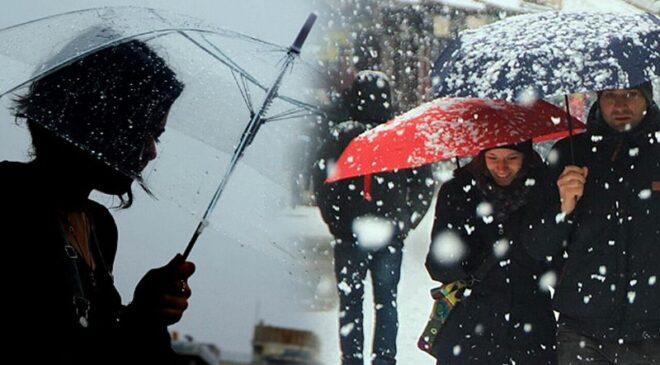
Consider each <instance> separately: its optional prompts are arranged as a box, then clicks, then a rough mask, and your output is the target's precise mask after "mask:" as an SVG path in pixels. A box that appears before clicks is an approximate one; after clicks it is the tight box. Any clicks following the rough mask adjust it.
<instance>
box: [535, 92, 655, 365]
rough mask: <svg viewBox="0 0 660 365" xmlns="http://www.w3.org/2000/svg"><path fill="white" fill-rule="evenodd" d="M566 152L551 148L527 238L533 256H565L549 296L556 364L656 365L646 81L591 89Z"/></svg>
mask: <svg viewBox="0 0 660 365" xmlns="http://www.w3.org/2000/svg"><path fill="white" fill-rule="evenodd" d="M573 146H574V152H572V151H571V148H570V144H569V140H568V139H564V140H561V141H559V142H557V144H556V145H555V146H554V147H553V150H552V151H551V153H550V157H549V161H550V167H551V169H552V174H551V176H552V178H551V179H550V184H549V185H547V186H546V188H547V192H546V194H544V197H547V199H545V200H544V203H543V204H538V217H539V219H537V220H535V221H534V222H532V224H531V226H530V228H531V229H530V230H529V231H528V233H526V235H527V236H528V237H529V240H528V242H527V243H528V245H529V252H530V253H531V254H532V255H533V256H535V257H537V258H542V257H545V256H548V255H555V254H557V253H560V252H564V253H565V255H566V263H565V266H564V268H563V271H562V273H561V275H560V277H559V282H558V283H557V288H556V292H555V297H554V307H555V309H556V310H557V311H559V312H560V316H559V329H558V334H557V342H558V354H559V364H560V365H576V364H596V363H597V364H660V290H658V284H657V278H658V276H660V265H659V262H660V219H658V217H660V112H659V111H658V105H657V104H656V103H655V102H654V101H653V92H652V86H651V83H650V82H647V83H644V84H641V85H639V86H637V87H634V88H630V89H618V90H603V91H600V92H598V100H597V101H596V102H595V103H594V105H593V106H592V107H591V110H590V112H589V116H588V119H587V132H586V133H584V134H581V135H578V136H575V137H573ZM572 155H573V156H572Z"/></svg>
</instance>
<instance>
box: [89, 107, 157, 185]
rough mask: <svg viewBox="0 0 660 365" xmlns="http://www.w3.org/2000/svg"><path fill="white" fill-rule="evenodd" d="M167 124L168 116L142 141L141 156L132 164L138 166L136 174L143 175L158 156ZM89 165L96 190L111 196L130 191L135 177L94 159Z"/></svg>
mask: <svg viewBox="0 0 660 365" xmlns="http://www.w3.org/2000/svg"><path fill="white" fill-rule="evenodd" d="M166 124H167V114H166V115H165V117H164V118H163V119H162V121H161V122H160V123H158V124H157V125H156V126H154V128H152V130H151V131H149V132H147V133H146V135H145V137H144V138H143V139H142V140H141V141H140V143H142V145H141V147H140V148H139V151H140V153H139V156H138V157H137V161H134V162H132V163H131V165H134V166H136V168H135V171H134V172H135V173H137V174H139V173H141V172H142V171H143V170H144V169H145V168H146V167H147V165H148V164H149V162H151V161H153V160H154V159H155V158H156V157H157V156H158V152H157V148H156V145H157V144H158V142H159V139H160V136H161V135H162V134H163V132H165V125H166ZM90 158H92V159H93V161H91V163H90V164H89V166H90V171H89V176H90V177H92V185H93V187H94V189H96V190H98V191H100V192H102V193H104V194H110V195H122V194H125V193H127V192H128V191H130V188H131V185H132V184H133V181H135V179H134V177H133V176H129V175H127V174H126V173H122V172H120V171H117V169H115V168H113V167H110V166H108V165H107V164H105V163H103V162H101V161H99V160H97V159H95V158H93V157H90Z"/></svg>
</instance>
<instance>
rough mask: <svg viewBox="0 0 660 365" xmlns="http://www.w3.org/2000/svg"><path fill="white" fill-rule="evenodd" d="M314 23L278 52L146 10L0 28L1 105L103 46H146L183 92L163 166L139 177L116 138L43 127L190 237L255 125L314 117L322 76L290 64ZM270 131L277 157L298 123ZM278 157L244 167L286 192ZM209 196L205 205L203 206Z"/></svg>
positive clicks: (79, 14)
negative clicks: (174, 219) (185, 219)
mask: <svg viewBox="0 0 660 365" xmlns="http://www.w3.org/2000/svg"><path fill="white" fill-rule="evenodd" d="M313 20H314V17H313V16H312V17H310V18H309V19H308V21H307V23H306V24H305V26H304V27H303V30H302V31H301V33H300V34H299V35H298V38H297V39H296V41H295V42H294V43H293V45H292V46H290V47H281V46H277V45H275V44H272V43H268V42H265V41H262V40H259V39H256V38H253V37H249V36H246V35H243V34H240V33H237V32H233V31H229V30H226V29H222V28H219V27H217V26H214V25H211V24H207V23H205V22H203V21H200V20H198V19H195V18H191V17H187V16H182V15H178V14H173V13H169V12H164V11H160V10H154V9H147V8H134V7H118V8H117V7H113V8H97V9H89V10H82V11H76V12H70V13H64V14H59V15H55V16H51V17H47V18H42V19H38V20H35V21H31V22H28V23H24V24H20V25H16V26H12V27H9V28H5V29H2V30H0V67H2V68H3V73H2V74H1V75H0V98H1V99H2V101H3V102H4V103H5V104H8V103H9V102H10V101H11V99H12V98H13V96H16V95H22V94H24V93H25V89H26V86H28V85H29V84H30V83H31V82H32V81H34V80H37V79H41V78H43V77H45V76H47V75H49V74H50V73H52V72H54V71H56V70H58V69H61V68H62V67H64V66H66V65H69V64H71V63H73V62H75V61H77V60H79V59H80V58H82V57H84V56H86V55H89V54H91V53H93V52H96V51H98V50H101V49H104V48H106V47H109V46H112V45H115V44H119V43H123V42H128V41H131V40H140V41H143V42H145V43H147V44H148V45H149V46H150V47H151V48H152V49H154V50H155V51H156V52H157V53H159V54H160V55H161V56H162V57H163V58H165V59H166V61H167V63H168V64H169V66H170V67H171V68H172V69H174V70H175V72H176V73H177V77H178V78H179V79H181V81H183V83H184V84H185V85H186V88H185V90H184V92H183V94H182V95H181V97H180V98H179V99H178V100H177V102H176V103H175V105H174V107H173V108H172V110H171V111H170V114H169V117H168V124H167V129H168V133H166V134H165V135H164V141H163V145H162V155H164V156H168V155H169V160H168V158H160V157H159V159H157V160H156V161H155V164H154V165H153V166H152V167H150V168H148V169H147V170H145V172H143V173H140V171H139V170H138V169H136V168H135V167H133V166H130V165H128V164H125V163H123V161H124V160H123V159H124V158H125V157H126V156H122V155H120V156H113V154H112V153H109V151H110V150H113V149H115V150H116V149H118V147H121V146H120V145H113V143H116V141H115V140H112V141H111V140H108V142H109V143H107V144H104V143H103V142H104V141H103V138H104V136H102V135H101V136H98V135H97V136H96V137H95V138H96V140H95V141H88V140H85V139H81V138H79V136H76V135H74V134H71V133H70V131H69V130H67V129H66V128H61V129H60V128H59V126H60V125H61V124H59V125H58V124H56V123H50V124H48V123H44V125H45V126H46V127H47V128H49V129H51V130H52V131H54V132H56V133H57V134H59V135H60V136H62V137H63V138H65V139H67V140H69V141H71V142H72V143H74V144H75V145H76V146H78V147H80V148H82V149H84V150H86V151H88V152H89V153H91V154H93V155H94V156H96V157H97V158H99V159H100V160H101V161H103V162H105V163H107V164H108V165H110V166H112V167H114V168H116V169H117V170H119V171H120V172H122V173H124V174H127V175H129V176H132V177H135V178H137V179H138V181H140V182H141V183H142V184H143V186H144V187H148V188H149V189H150V190H152V191H153V192H154V193H155V194H156V195H157V196H166V197H168V198H172V199H173V200H174V201H176V202H177V204H179V205H180V206H182V207H183V208H185V209H187V210H189V211H190V212H191V213H193V214H195V215H197V216H199V217H200V224H199V227H198V228H197V230H196V233H195V237H196V236H197V235H198V234H199V233H201V230H202V229H203V228H204V227H205V226H206V224H207V222H208V218H209V216H210V214H211V211H212V209H213V206H214V205H215V202H216V201H217V200H218V198H219V196H220V193H221V192H222V189H223V187H224V186H225V184H226V182H227V180H228V177H229V175H230V173H231V171H232V170H233V167H234V166H235V164H236V162H237V161H238V158H239V157H241V156H242V155H243V153H244V148H245V147H247V145H249V144H250V143H251V142H252V141H253V140H254V139H255V134H256V131H257V130H258V129H259V126H260V125H262V124H263V123H267V122H271V121H275V120H279V119H286V118H288V119H293V121H295V122H297V123H300V121H301V120H303V122H304V119H305V118H306V117H308V116H310V115H313V114H314V113H318V112H319V111H318V109H317V108H316V107H315V106H314V97H313V96H314V95H313V94H312V93H311V91H310V90H312V88H311V85H312V83H313V82H315V80H316V79H317V78H318V77H319V76H320V75H321V73H320V72H318V71H317V70H316V69H315V68H314V67H313V66H312V65H310V64H309V63H306V62H304V61H302V60H299V59H296V58H297V56H298V54H299V53H300V47H301V46H302V43H303V42H304V40H305V37H306V34H307V33H308V32H309V28H310V27H311V25H312V24H313ZM35 35H36V36H35ZM292 38H293V37H292ZM294 60H295V61H296V62H295V65H294ZM292 70H293V71H292ZM108 77H112V76H111V75H110V76H108ZM50 119H53V118H50ZM271 124H272V125H269V126H268V128H265V129H264V131H263V132H262V133H261V134H260V135H259V136H258V137H257V140H261V143H263V142H265V141H266V140H267V141H268V143H269V144H270V145H272V146H273V151H278V148H276V147H277V146H286V145H287V142H286V141H287V140H291V139H292V135H291V133H292V132H291V131H292V130H293V129H294V128H295V125H292V124H291V121H283V122H278V123H271ZM165 139H166V141H167V143H165ZM92 142H93V143H92ZM99 142H101V143H99ZM110 142H111V143H110ZM99 145H102V146H103V145H107V149H108V151H104V150H102V148H101V150H99V147H98V146H99ZM91 146H96V147H91ZM181 146H185V147H183V148H182V147H181ZM119 149H121V148H119ZM160 150H161V149H160V148H159V154H161V151H160ZM281 150H283V148H280V149H279V151H281ZM127 153H128V152H127ZM202 153H205V154H207V155H210V156H213V158H212V159H210V160H211V162H210V163H209V162H208V160H209V159H206V161H205V162H201V161H198V160H201V158H198V157H199V156H200V154H202ZM247 155H249V152H248V153H247ZM280 157H283V156H282V154H281V153H279V154H278V153H272V154H269V155H268V156H263V155H259V156H247V158H246V159H245V160H246V162H247V165H249V166H250V167H251V169H252V170H253V171H255V174H256V175H258V176H263V177H265V178H267V179H268V180H270V181H274V182H275V183H276V184H280V185H283V184H285V181H286V180H287V179H288V178H289V176H290V173H289V172H288V171H287V169H286V166H285V165H284V163H283V160H282V159H281V158H280ZM278 158H280V159H279V160H278ZM161 160H162V161H161ZM203 164H206V165H203ZM166 168H167V169H166ZM161 171H163V172H162V173H161ZM172 172H176V174H175V177H172ZM218 185H219V186H220V187H218ZM210 186H213V187H212V188H210ZM209 199H212V203H211V204H210V205H208V206H207V205H206V204H207V203H208V200H209ZM192 241H194V239H193V240H192ZM190 247H191V246H189V248H188V249H187V250H186V254H187V253H188V252H189V250H190Z"/></svg>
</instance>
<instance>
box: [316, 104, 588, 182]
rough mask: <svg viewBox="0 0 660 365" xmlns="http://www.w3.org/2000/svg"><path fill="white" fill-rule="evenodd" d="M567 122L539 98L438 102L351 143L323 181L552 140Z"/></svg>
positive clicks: (557, 110)
mask: <svg viewBox="0 0 660 365" xmlns="http://www.w3.org/2000/svg"><path fill="white" fill-rule="evenodd" d="M573 122H574V125H575V128H576V129H584V128H585V126H584V124H583V123H582V122H580V121H577V120H574V121H573ZM567 123H568V118H567V115H566V113H565V112H564V111H563V110H562V109H560V108H557V107H556V106H554V105H552V104H550V103H547V102H545V101H542V100H539V101H536V102H534V103H533V104H531V105H520V104H514V103H510V102H507V101H504V100H488V99H477V98H440V99H436V100H433V101H430V102H428V103H425V104H422V105H420V106H418V107H416V108H414V109H412V110H410V111H408V112H407V113H405V114H403V115H401V116H399V117H397V118H395V119H393V120H391V121H389V122H387V123H385V124H381V125H379V126H378V127H376V128H374V129H371V130H369V131H367V132H365V133H363V134H361V135H359V136H358V137H356V138H355V139H353V140H352V141H351V143H350V144H349V145H348V146H347V147H346V149H345V150H344V152H343V153H342V155H341V156H340V157H339V159H338V160H337V162H336V164H335V165H334V167H333V170H332V171H331V173H330V174H329V177H328V179H327V182H333V181H337V180H340V179H345V178H349V177H354V176H360V175H367V174H375V173H379V172H385V171H393V170H398V169H407V168H414V167H418V166H421V165H424V164H429V163H432V162H435V161H441V160H447V159H451V158H454V157H463V156H471V155H474V154H476V153H478V152H479V151H481V150H483V149H485V148H492V147H496V146H501V145H506V144H511V143H518V142H522V141H525V140H530V139H534V140H535V141H542V140H547V139H554V138H558V137H559V136H561V135H562V134H565V133H566V129H567Z"/></svg>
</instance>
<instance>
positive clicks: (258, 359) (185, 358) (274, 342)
mask: <svg viewBox="0 0 660 365" xmlns="http://www.w3.org/2000/svg"><path fill="white" fill-rule="evenodd" d="M172 348H173V349H174V351H175V352H176V353H177V355H178V364H179V365H319V364H320V363H319V362H318V357H319V339H318V337H317V336H316V334H314V332H312V331H306V330H300V329H293V328H285V327H277V326H269V325H266V324H265V323H264V322H263V321H261V322H259V324H257V325H255V326H254V334H253V337H252V354H251V355H248V354H237V353H228V354H225V353H223V352H221V351H220V349H219V348H218V347H217V346H216V345H214V344H211V343H204V342H198V341H195V340H194V339H193V338H192V337H190V336H183V338H180V337H179V334H178V333H176V332H173V333H172Z"/></svg>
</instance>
